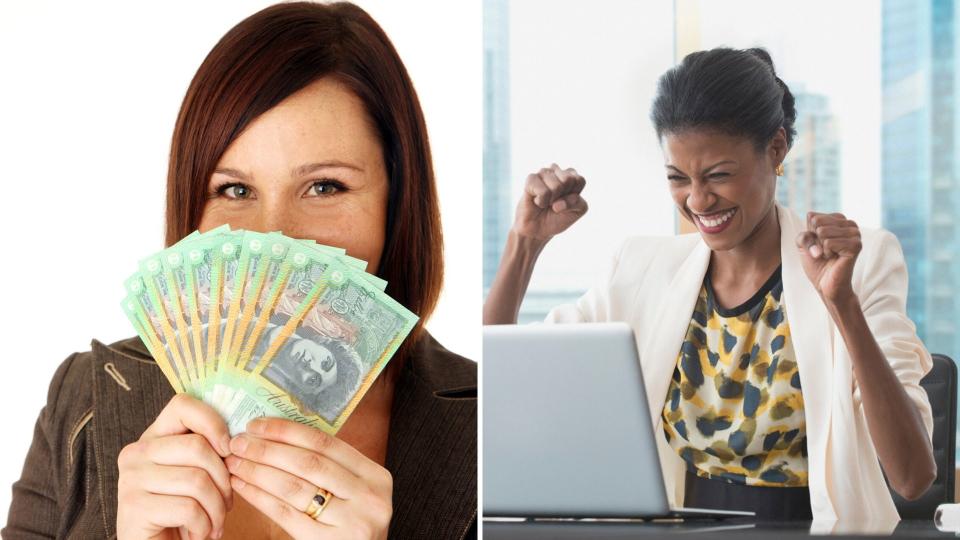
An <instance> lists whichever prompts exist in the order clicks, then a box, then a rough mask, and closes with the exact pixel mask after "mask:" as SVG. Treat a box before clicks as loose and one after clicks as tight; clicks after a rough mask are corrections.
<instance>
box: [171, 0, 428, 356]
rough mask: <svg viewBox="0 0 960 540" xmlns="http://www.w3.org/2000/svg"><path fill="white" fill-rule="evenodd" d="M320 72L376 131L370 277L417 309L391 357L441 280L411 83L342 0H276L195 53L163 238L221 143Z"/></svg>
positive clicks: (181, 229) (201, 197)
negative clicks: (375, 257)
mask: <svg viewBox="0 0 960 540" xmlns="http://www.w3.org/2000/svg"><path fill="white" fill-rule="evenodd" d="M321 77H335V78H337V79H338V80H339V81H341V82H343V83H344V84H346V85H347V87H348V88H350V89H351V91H353V92H354V93H355V94H356V95H357V97H358V98H359V99H360V100H361V101H362V102H363V105H364V108H365V109H366V112H367V114H369V116H370V118H371V120H372V121H373V124H374V125H375V126H376V127H377V131H378V134H379V138H380V143H381V146H382V148H383V160H384V164H385V165H386V171H387V181H388V186H389V187H388V198H387V219H386V231H385V233H386V234H385V242H384V247H383V253H382V255H381V259H380V266H379V268H378V269H377V275H378V276H380V277H381V278H383V279H385V280H387V281H388V282H389V284H388V285H387V289H386V292H387V294H389V295H390V296H391V297H393V298H394V299H395V300H397V301H398V302H400V303H401V304H403V305H404V306H406V307H407V308H408V309H410V310H411V311H413V312H414V313H416V314H417V315H419V316H420V322H419V323H418V324H417V326H416V327H415V328H414V329H413V331H412V332H411V334H410V336H409V337H408V338H407V340H406V341H405V342H404V344H403V346H402V347H401V349H400V351H398V353H397V359H396V360H397V361H394V362H391V364H398V363H399V364H402V363H403V361H404V360H405V359H406V357H407V356H408V354H409V351H410V349H411V348H412V347H413V346H414V345H415V344H416V343H417V342H418V341H419V339H420V337H421V336H422V333H423V323H424V322H425V321H426V320H427V319H428V318H429V317H430V314H431V313H432V312H433V309H434V307H435V306H436V303H437V299H438V297H439V296H440V289H441V287H442V283H443V235H442V232H441V225H440V209H439V203H438V200H437V190H436V185H435V180H434V173H433V164H432V160H431V156H430V143H429V140H428V137H427V130H426V125H425V122H424V118H423V111H422V109H421V108H420V102H419V100H418V98H417V93H416V91H415V90H414V87H413V83H412V82H411V81H410V77H409V75H408V74H407V70H406V68H405V67H404V65H403V62H402V61H401V60H400V56H399V55H398V54H397V51H396V49H395V48H394V47H393V44H392V43H391V42H390V39H389V38H388V37H387V35H386V34H385V33H384V32H383V30H382V29H381V28H380V26H379V25H378V24H377V23H376V21H374V20H373V18H371V17H370V15H369V14H367V12H365V11H364V10H363V9H361V8H359V7H357V6H356V5H354V4H351V3H349V2H337V3H332V4H320V3H314V2H288V3H280V4H275V5H272V6H269V7H267V8H264V9H262V10H260V11H258V12H257V13H254V14H253V15H251V16H249V17H247V18H246V19H244V20H242V21H240V23H238V24H237V25H236V26H234V27H233V28H231V29H230V31H228V32H227V33H226V35H224V36H223V37H222V38H221V39H220V41H218V42H217V44H216V45H214V47H213V49H212V50H211V51H210V53H209V54H208V55H207V57H206V58H205V59H204V60H203V63H202V64H201V65H200V68H199V69H198V70H197V73H196V74H195V75H194V77H193V80H192V81H191V82H190V86H189V87H188V89H187V92H186V96H185V97H184V99H183V103H182V105H181V107H180V112H179V114H178V115H177V122H176V126H175V128H174V131H173V139H172V143H171V147H170V164H169V170H168V172H167V201H166V237H165V242H166V245H167V246H171V245H173V244H174V243H176V242H177V241H179V240H180V239H181V238H183V237H185V236H186V235H188V234H190V233H191V232H193V231H194V230H196V229H197V228H198V226H199V223H200V218H201V216H202V214H203V210H204V205H205V203H206V200H207V199H206V196H205V195H206V192H207V185H208V182H209V179H210V176H211V175H212V174H213V171H214V169H215V168H216V165H217V162H218V161H219V160H220V158H221V156H222V155H223V153H224V152H225V151H226V149H227V147H228V146H229V145H230V144H231V143H232V142H233V140H234V139H236V138H237V137H238V136H239V135H240V133H242V132H243V130H244V129H245V128H246V127H247V126H248V125H249V124H250V123H251V122H252V121H253V120H255V119H256V118H257V117H258V116H260V115H261V114H263V113H264V112H266V111H268V110H270V109H271V108H272V107H274V106H276V105H277V104H278V103H280V102H281V101H283V100H284V99H285V98H287V97H288V96H290V95H291V94H293V93H295V92H297V91H298V90H300V89H302V88H304V87H305V86H307V85H309V84H310V83H311V82H314V81H316V80H317V79H319V78H321Z"/></svg>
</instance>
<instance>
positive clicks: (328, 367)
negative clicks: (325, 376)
mask: <svg viewBox="0 0 960 540" xmlns="http://www.w3.org/2000/svg"><path fill="white" fill-rule="evenodd" d="M320 367H321V368H322V369H323V370H324V371H330V370H331V369H333V359H331V358H327V359H326V360H324V361H323V363H322V364H320Z"/></svg>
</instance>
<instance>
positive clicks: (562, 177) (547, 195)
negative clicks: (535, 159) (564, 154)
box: [513, 163, 587, 242]
mask: <svg viewBox="0 0 960 540" xmlns="http://www.w3.org/2000/svg"><path fill="white" fill-rule="evenodd" d="M585 185H586V180H584V179H583V177H582V176H580V175H579V174H577V171H576V170H574V169H572V168H571V169H561V168H560V167H559V166H558V165H557V164H556V163H554V164H552V165H551V166H550V167H549V168H543V169H540V171H539V172H536V173H533V174H531V175H529V176H527V183H526V184H525V185H524V188H523V196H522V197H520V203H519V204H517V215H516V218H515V219H514V224H513V230H514V232H515V233H516V234H517V235H519V236H521V237H526V238H531V239H536V240H540V241H544V242H545V241H547V240H549V239H550V238H552V237H553V236H554V235H556V234H559V233H561V232H563V231H565V230H567V228H568V227H570V225H573V223H574V222H575V221H577V220H578V219H580V217H581V216H583V214H585V213H586V212H587V201H586V200H584V198H583V197H582V196H581V195H580V194H581V192H582V191H583V187H584V186H585Z"/></svg>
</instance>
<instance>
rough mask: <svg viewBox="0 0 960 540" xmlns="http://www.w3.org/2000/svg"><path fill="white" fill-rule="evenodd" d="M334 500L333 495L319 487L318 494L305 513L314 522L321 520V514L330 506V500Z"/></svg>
mask: <svg viewBox="0 0 960 540" xmlns="http://www.w3.org/2000/svg"><path fill="white" fill-rule="evenodd" d="M332 498H333V494H332V493H330V492H329V491H327V490H325V489H323V488H322V487H318V488H317V494H316V495H314V496H313V498H312V499H310V505H309V506H307V509H306V510H304V511H303V513H305V514H306V515H308V516H310V517H312V518H313V519H314V520H319V519H320V514H321V513H322V512H323V510H324V508H326V507H327V505H328V504H330V499H332Z"/></svg>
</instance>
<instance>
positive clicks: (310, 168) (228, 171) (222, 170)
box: [213, 159, 363, 180]
mask: <svg viewBox="0 0 960 540" xmlns="http://www.w3.org/2000/svg"><path fill="white" fill-rule="evenodd" d="M321 169H352V170H355V171H358V172H363V168H362V167H360V166H358V165H354V164H352V163H347V162H346V161H339V160H336V159H334V160H329V161H318V162H315V163H307V164H304V165H300V166H299V167H296V168H294V169H293V170H292V171H290V173H291V174H292V175H293V176H306V175H308V174H310V173H312V172H314V171H318V170H321ZM213 172H214V174H225V175H227V176H232V177H234V178H239V179H241V180H248V179H249V176H248V175H247V174H246V173H245V172H243V171H241V170H238V169H233V168H231V167H217V168H216V169H215V170H214V171H213Z"/></svg>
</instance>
